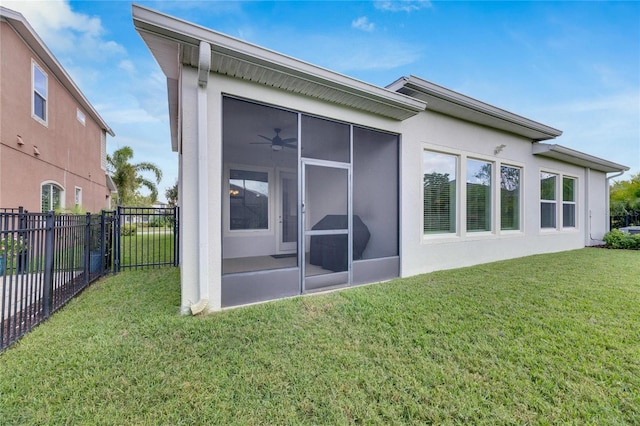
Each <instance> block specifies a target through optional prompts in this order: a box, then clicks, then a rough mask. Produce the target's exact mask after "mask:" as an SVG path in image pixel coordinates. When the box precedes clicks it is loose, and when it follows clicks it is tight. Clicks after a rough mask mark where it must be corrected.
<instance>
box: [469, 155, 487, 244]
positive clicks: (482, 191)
mask: <svg viewBox="0 0 640 426" xmlns="http://www.w3.org/2000/svg"><path fill="white" fill-rule="evenodd" d="M491 166H492V164H491V163H489V162H486V161H479V160H472V159H468V160H467V231H469V232H478V231H491V168H492V167H491Z"/></svg>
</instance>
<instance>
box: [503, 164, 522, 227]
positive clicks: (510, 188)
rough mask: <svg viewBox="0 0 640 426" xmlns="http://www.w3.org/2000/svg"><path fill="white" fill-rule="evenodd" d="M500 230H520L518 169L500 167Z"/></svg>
mask: <svg viewBox="0 0 640 426" xmlns="http://www.w3.org/2000/svg"><path fill="white" fill-rule="evenodd" d="M500 229H501V230H503V231H513V230H518V229H520V169H519V168H517V167H511V166H501V167H500Z"/></svg>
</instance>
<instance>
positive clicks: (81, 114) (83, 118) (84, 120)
mask: <svg viewBox="0 0 640 426" xmlns="http://www.w3.org/2000/svg"><path fill="white" fill-rule="evenodd" d="M76 118H77V119H78V121H79V122H80V123H82V125H83V126H86V123H87V118H86V116H85V115H84V112H82V111H80V108H76Z"/></svg>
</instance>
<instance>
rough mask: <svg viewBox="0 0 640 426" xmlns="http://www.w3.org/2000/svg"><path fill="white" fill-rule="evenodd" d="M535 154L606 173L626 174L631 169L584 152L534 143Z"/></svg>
mask: <svg viewBox="0 0 640 426" xmlns="http://www.w3.org/2000/svg"><path fill="white" fill-rule="evenodd" d="M532 146H533V154H534V155H540V156H542V157H547V158H553V159H554V160H559V161H562V162H565V163H569V164H575V165H578V166H582V167H588V168H590V169H593V170H598V171H601V172H605V173H613V172H626V171H628V170H629V167H627V166H623V165H621V164H617V163H614V162H612V161H608V160H604V159H602V158H599V157H594V156H593V155H589V154H585V153H584V152H580V151H576V150H573V149H571V148H567V147H564V146H561V145H554V144H546V143H534V144H533V145H532Z"/></svg>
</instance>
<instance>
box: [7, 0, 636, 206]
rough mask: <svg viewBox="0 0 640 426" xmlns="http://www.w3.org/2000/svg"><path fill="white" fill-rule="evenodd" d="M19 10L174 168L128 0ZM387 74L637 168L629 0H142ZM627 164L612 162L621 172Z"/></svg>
mask: <svg viewBox="0 0 640 426" xmlns="http://www.w3.org/2000/svg"><path fill="white" fill-rule="evenodd" d="M0 4H2V5H3V6H5V7H8V8H11V9H14V10H17V11H19V12H21V13H23V15H25V17H26V18H27V19H28V20H29V22H30V23H31V25H32V26H33V27H34V28H35V30H36V31H37V32H38V33H39V34H40V36H41V38H42V39H43V41H44V42H45V43H46V44H47V46H48V47H49V48H50V50H51V51H52V52H53V53H54V54H55V55H56V57H57V58H58V60H59V61H60V62H61V63H62V65H63V66H64V67H65V68H66V69H67V71H68V72H69V73H70V74H71V76H72V78H73V79H74V80H75V81H76V83H77V84H78V86H79V87H80V88H81V90H82V91H83V93H84V94H85V95H86V96H87V98H88V99H89V101H90V102H91V103H92V104H93V105H94V106H95V107H96V109H97V110H98V112H99V113H100V114H101V115H102V117H103V118H104V119H105V121H106V122H107V123H108V124H109V125H110V126H111V128H112V129H113V130H114V132H115V133H116V137H115V138H109V140H108V150H109V152H112V151H113V150H115V149H117V148H119V147H122V146H125V145H129V146H131V147H132V148H133V150H134V152H135V158H134V161H136V162H137V161H151V162H153V163H156V164H157V165H158V166H160V168H161V169H162V170H163V173H164V178H163V180H162V182H161V184H160V198H161V199H164V191H165V189H166V188H167V187H168V186H171V185H172V184H173V183H174V182H175V180H176V177H177V154H176V153H173V152H172V151H171V144H170V139H169V124H168V112H167V98H166V86H165V79H164V76H163V75H162V73H161V71H160V69H159V67H158V66H157V64H156V63H155V61H154V59H153V57H152V56H151V54H150V52H149V51H148V49H147V48H146V46H145V45H144V43H143V42H142V39H141V38H140V36H139V35H138V34H137V33H136V32H135V30H134V29H133V24H132V19H131V2H129V1H106V2H102V1H68V0H50V1H21V2H12V1H6V0H0ZM138 4H141V5H144V6H147V7H150V8H152V9H156V10H158V11H161V12H164V13H167V14H170V15H173V16H176V17H179V18H181V19H184V20H187V21H190V22H194V23H197V24H199V25H203V26H206V27H208V28H211V29H214V30H216V31H220V32H223V33H226V34H229V35H231V36H234V37H238V38H241V39H243V40H246V41H249V42H252V43H255V44H258V45H260V46H263V47H266V48H269V49H272V50H275V51H278V52H281V53H284V54H287V55H290V56H293V57H296V58H299V59H302V60H304V61H307V62H310V63H312V64H315V65H319V66H322V67H325V68H329V69H331V70H334V71H338V72H340V73H343V74H346V75H349V76H351V77H355V78H357V79H360V80H363V81H366V82H369V83H373V84H376V85H380V86H386V85H387V84H389V83H391V82H393V81H394V80H396V79H397V78H399V77H401V76H408V75H411V74H413V75H416V76H419V77H421V78H424V79H426V80H429V81H431V82H433V83H436V84H439V85H442V86H445V87H447V88H449V89H452V90H455V91H458V92H461V93H463V94H465V95H468V96H471V97H474V98H476V99H479V100H481V101H484V102H487V103H490V104H492V105H495V106H498V107H500V108H503V109H506V110H509V111H511V112H514V113H516V114H519V115H522V116H525V117H527V118H530V119H533V120H536V121H539V122H542V123H544V124H547V125H549V126H552V127H555V128H558V129H560V130H562V131H563V132H564V134H563V135H562V136H561V137H560V138H557V139H556V140H555V143H558V144H560V145H564V146H567V147H569V148H573V149H576V150H579V151H583V152H586V153H589V154H592V155H595V156H598V157H603V158H606V159H608V160H611V161H615V162H617V163H621V164H624V165H627V166H629V167H631V170H630V173H634V174H635V173H638V172H640V2H606V1H598V2H484V1H475V2H437V1H434V2H429V1H324V2H314V1H304V2H301V1H296V2H294V1H278V2H261V1H251V2H226V1H225V2H217V1H216V2H214V1H206V2H204V1H201V2H197V1H180V2H178V1H172V2H169V1H141V2H138ZM628 176H629V174H626V175H625V176H623V178H628Z"/></svg>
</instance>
